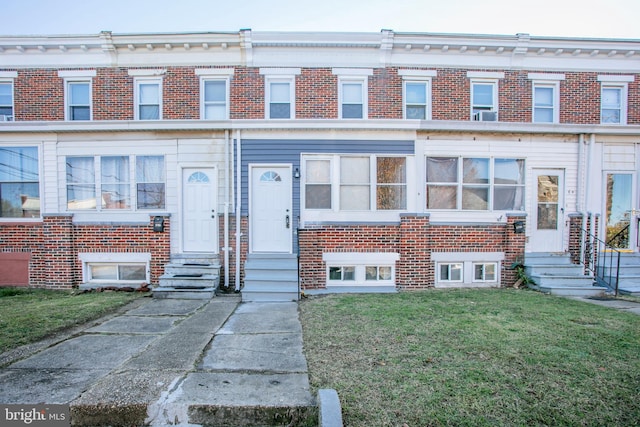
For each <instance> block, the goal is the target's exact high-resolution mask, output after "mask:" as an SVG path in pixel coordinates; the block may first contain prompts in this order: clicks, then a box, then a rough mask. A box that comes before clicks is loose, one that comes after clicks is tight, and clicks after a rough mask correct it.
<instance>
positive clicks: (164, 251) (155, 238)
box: [148, 214, 171, 285]
mask: <svg viewBox="0 0 640 427" xmlns="http://www.w3.org/2000/svg"><path fill="white" fill-rule="evenodd" d="M158 216H160V217H162V218H163V219H164V231H160V232H158V231H153V220H154V218H156V217H158ZM148 239H149V249H150V251H151V265H150V268H151V283H150V285H157V284H158V282H159V280H158V279H159V278H160V276H162V274H163V273H164V266H165V265H166V264H168V263H169V262H170V261H171V215H170V214H165V215H152V216H151V217H150V221H149V238H148Z"/></svg>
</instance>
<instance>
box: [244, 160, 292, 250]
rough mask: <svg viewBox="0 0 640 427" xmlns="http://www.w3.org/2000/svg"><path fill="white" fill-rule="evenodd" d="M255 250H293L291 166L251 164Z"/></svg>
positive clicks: (251, 219) (252, 237)
mask: <svg viewBox="0 0 640 427" xmlns="http://www.w3.org/2000/svg"><path fill="white" fill-rule="evenodd" d="M250 175H251V188H250V213H249V218H250V222H251V224H250V227H251V230H250V234H251V251H252V252H284V253H290V252H291V243H292V238H293V234H292V228H293V213H292V206H291V204H292V200H291V167H290V166H263V165H259V166H257V165H254V166H251V167H250Z"/></svg>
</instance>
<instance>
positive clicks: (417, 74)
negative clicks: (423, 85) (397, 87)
mask: <svg viewBox="0 0 640 427" xmlns="http://www.w3.org/2000/svg"><path fill="white" fill-rule="evenodd" d="M398 75H399V76H402V77H403V78H404V79H421V78H422V79H426V78H431V77H437V76H438V71H436V70H406V69H400V70H398Z"/></svg>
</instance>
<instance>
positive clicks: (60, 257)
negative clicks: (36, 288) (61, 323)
mask: <svg viewBox="0 0 640 427" xmlns="http://www.w3.org/2000/svg"><path fill="white" fill-rule="evenodd" d="M42 219H43V232H42V234H43V250H44V262H45V267H44V269H45V274H46V280H45V286H46V287H47V288H52V289H70V288H71V287H72V286H73V285H74V284H75V277H74V264H75V258H76V257H75V256H74V255H75V248H74V239H73V223H72V219H73V215H72V214H56V215H46V214H45V215H43V218H42Z"/></svg>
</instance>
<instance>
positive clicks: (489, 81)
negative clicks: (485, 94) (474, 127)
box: [469, 78, 500, 121]
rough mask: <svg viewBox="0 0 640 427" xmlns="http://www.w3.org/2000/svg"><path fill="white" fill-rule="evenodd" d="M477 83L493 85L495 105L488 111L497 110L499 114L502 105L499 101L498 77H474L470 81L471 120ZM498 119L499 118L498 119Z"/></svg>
mask: <svg viewBox="0 0 640 427" xmlns="http://www.w3.org/2000/svg"><path fill="white" fill-rule="evenodd" d="M475 84H485V85H486V84H490V85H492V86H493V105H492V106H491V109H490V110H487V111H491V112H495V113H496V114H498V112H499V111H500V106H499V103H498V98H499V97H498V95H499V92H498V79H486V78H472V79H471V80H470V82H469V89H470V92H471V93H470V96H471V100H470V101H471V102H470V106H469V114H470V116H471V120H473V116H474V113H473V107H474V104H473V86H474V85H475ZM498 119H499V115H498ZM496 121H497V120H496Z"/></svg>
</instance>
